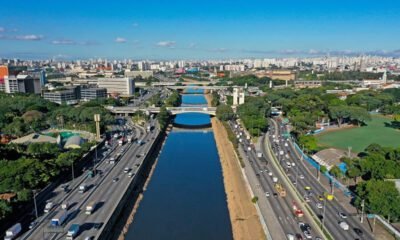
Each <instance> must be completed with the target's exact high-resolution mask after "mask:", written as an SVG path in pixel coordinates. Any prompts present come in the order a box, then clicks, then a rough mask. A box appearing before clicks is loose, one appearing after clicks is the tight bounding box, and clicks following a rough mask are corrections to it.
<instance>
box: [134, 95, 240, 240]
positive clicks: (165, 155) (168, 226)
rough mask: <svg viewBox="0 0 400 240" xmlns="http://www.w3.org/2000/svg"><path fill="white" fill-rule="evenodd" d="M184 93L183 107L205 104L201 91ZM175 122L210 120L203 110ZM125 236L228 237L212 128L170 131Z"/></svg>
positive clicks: (148, 239)
mask: <svg viewBox="0 0 400 240" xmlns="http://www.w3.org/2000/svg"><path fill="white" fill-rule="evenodd" d="M193 93H195V94H185V95H183V96H182V106H193V105H206V104H207V102H206V99H205V97H204V95H199V93H202V92H199V90H196V91H194V92H193ZM175 121H176V122H177V123H179V124H181V125H182V124H186V125H204V124H206V123H210V117H209V116H208V115H205V114H191V113H184V114H179V115H177V116H176V118H175ZM126 239H129V240H131V239H139V240H142V239H143V240H159V239H160V240H161V239H163V240H186V239H193V240H197V239H198V240H200V239H201V240H203V239H210V240H211V239H218V240H224V239H227V240H230V239H232V228H231V223H230V220H229V213H228V208H227V204H226V194H225V190H224V185H223V179H222V169H221V164H220V161H219V156H218V152H217V148H216V144H215V140H214V135H213V132H212V131H211V130H182V129H179V130H175V129H174V130H172V131H171V132H170V134H169V135H168V138H167V140H166V142H165V145H164V146H163V148H162V152H161V154H160V157H159V160H158V163H157V166H156V169H155V171H154V173H153V175H152V177H151V180H150V183H149V185H148V187H147V191H146V192H145V193H144V198H143V200H142V201H141V203H140V206H139V209H138V211H137V213H136V215H135V219H134V221H133V223H132V224H131V225H130V227H129V231H128V233H127V235H126Z"/></svg>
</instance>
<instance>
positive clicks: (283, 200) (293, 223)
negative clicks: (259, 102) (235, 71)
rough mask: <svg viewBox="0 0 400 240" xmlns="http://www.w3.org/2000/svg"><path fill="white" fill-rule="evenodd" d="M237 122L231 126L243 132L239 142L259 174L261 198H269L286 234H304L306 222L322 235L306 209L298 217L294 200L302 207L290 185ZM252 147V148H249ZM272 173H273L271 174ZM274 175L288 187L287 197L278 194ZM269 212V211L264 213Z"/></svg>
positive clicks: (316, 234)
mask: <svg viewBox="0 0 400 240" xmlns="http://www.w3.org/2000/svg"><path fill="white" fill-rule="evenodd" d="M235 124H236V123H233V122H230V126H231V128H232V130H233V131H234V133H235V135H239V134H240V133H242V136H243V137H240V138H239V139H241V144H239V148H240V151H243V152H245V154H246V160H247V162H246V164H249V165H251V167H252V169H253V171H254V172H255V173H256V174H257V177H258V180H259V187H261V188H262V191H263V192H264V195H263V196H258V197H259V198H267V199H268V201H269V203H270V205H271V206H272V210H273V212H274V214H275V216H276V217H277V218H278V221H279V224H280V225H281V227H282V229H283V231H284V234H285V235H287V234H291V235H293V236H295V235H296V234H303V233H302V231H301V230H300V227H299V223H300V222H304V223H307V224H309V225H310V226H311V231H310V234H311V235H312V236H314V237H315V236H322V233H320V232H319V231H318V230H317V231H316V229H317V226H315V224H314V223H313V221H312V220H311V218H310V216H308V215H307V213H306V212H305V211H304V209H303V211H304V216H303V217H299V218H298V217H296V216H295V215H294V211H293V209H292V207H293V202H296V204H297V205H298V206H299V207H300V205H299V203H298V202H297V201H296V200H295V197H294V196H293V194H292V193H291V192H290V191H288V187H287V186H286V184H285V182H283V181H282V179H281V178H280V177H279V172H278V171H277V169H275V168H274V167H273V166H272V165H271V164H268V162H269V161H271V160H269V159H268V161H266V160H265V159H263V158H259V157H257V154H256V152H255V150H254V148H253V147H251V143H250V142H249V140H247V139H246V138H245V137H244V134H243V131H241V130H240V126H239V127H237V128H235V127H234V125H235ZM248 147H250V148H251V150H249V149H248ZM271 173H272V174H271ZM273 177H277V178H278V182H279V183H280V184H282V186H283V187H284V188H285V189H286V197H281V196H279V195H277V191H276V189H275V187H274V184H275V183H274V182H273V180H272V179H273ZM267 192H268V193H269V196H266V193H267ZM263 214H268V213H263ZM271 230H272V231H277V230H276V229H270V231H271Z"/></svg>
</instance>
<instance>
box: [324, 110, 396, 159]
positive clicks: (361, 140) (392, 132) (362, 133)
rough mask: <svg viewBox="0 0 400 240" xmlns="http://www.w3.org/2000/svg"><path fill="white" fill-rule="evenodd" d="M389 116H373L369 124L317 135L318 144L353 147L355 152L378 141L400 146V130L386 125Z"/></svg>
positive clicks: (390, 145)
mask: <svg viewBox="0 0 400 240" xmlns="http://www.w3.org/2000/svg"><path fill="white" fill-rule="evenodd" d="M385 122H386V123H389V124H390V122H391V120H390V119H388V118H383V117H381V116H373V117H372V120H371V121H370V122H367V124H368V125H367V126H363V127H356V128H350V129H343V130H338V131H333V132H327V133H322V134H319V135H316V137H317V139H318V144H319V145H320V146H324V147H336V148H341V149H347V147H349V146H350V147H352V151H353V152H361V151H363V150H364V149H365V148H366V147H367V146H368V145H369V144H371V143H378V144H380V145H382V146H388V147H399V146H400V130H396V129H394V128H391V127H386V126H385Z"/></svg>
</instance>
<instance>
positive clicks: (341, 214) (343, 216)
mask: <svg viewBox="0 0 400 240" xmlns="http://www.w3.org/2000/svg"><path fill="white" fill-rule="evenodd" d="M339 217H340V218H343V219H346V218H347V215H346V214H345V213H342V212H339Z"/></svg>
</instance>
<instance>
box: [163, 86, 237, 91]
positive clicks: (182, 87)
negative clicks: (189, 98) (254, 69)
mask: <svg viewBox="0 0 400 240" xmlns="http://www.w3.org/2000/svg"><path fill="white" fill-rule="evenodd" d="M166 88H169V89H176V90H178V89H204V90H219V89H227V88H229V86H166Z"/></svg>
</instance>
